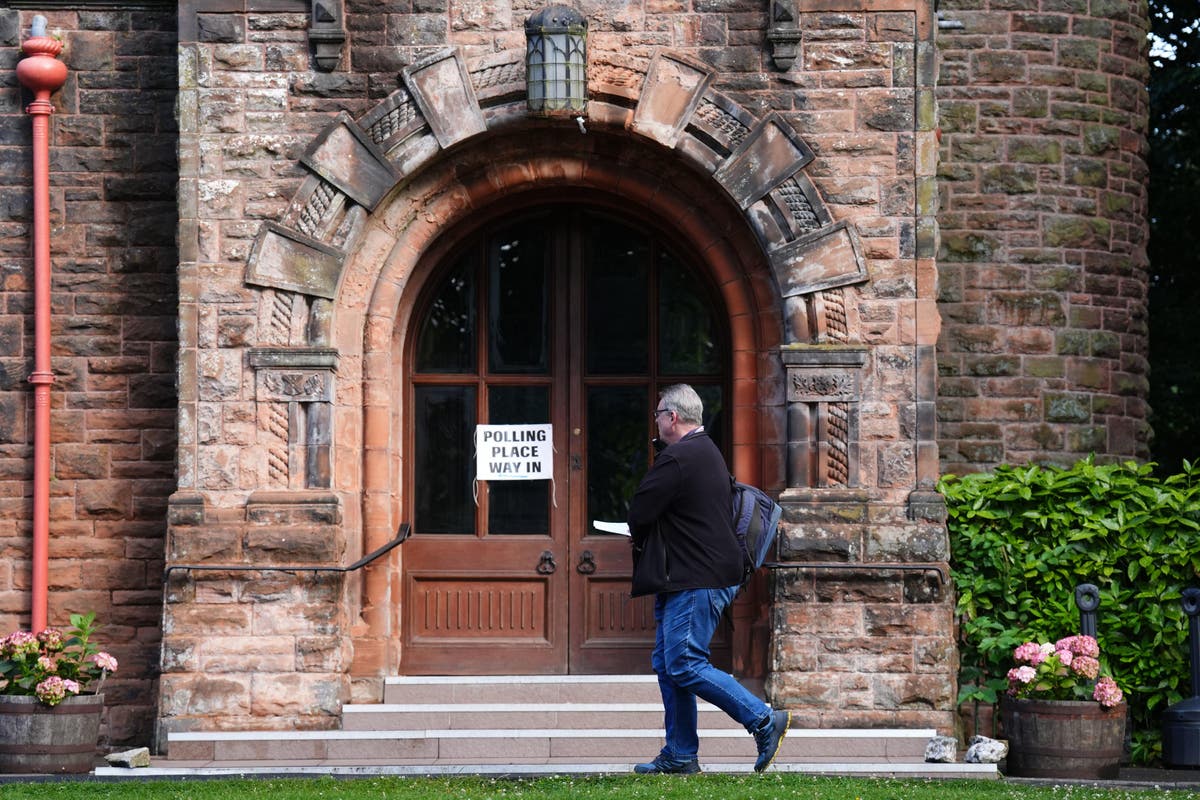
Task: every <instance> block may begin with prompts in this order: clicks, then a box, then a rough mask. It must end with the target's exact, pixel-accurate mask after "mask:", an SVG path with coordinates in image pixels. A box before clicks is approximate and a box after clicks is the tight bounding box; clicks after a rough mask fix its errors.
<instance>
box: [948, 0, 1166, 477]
mask: <svg viewBox="0 0 1200 800" xmlns="http://www.w3.org/2000/svg"><path fill="white" fill-rule="evenodd" d="M940 9H941V11H942V16H943V17H944V18H945V19H948V20H954V21H957V22H960V23H962V27H961V29H947V30H942V31H941V32H940V33H939V35H938V52H939V55H940V60H941V75H940V78H939V82H938V92H937V94H938V105H939V122H940V129H941V148H940V156H941V163H940V166H939V168H938V181H939V194H940V205H941V209H940V211H939V215H938V221H939V223H940V228H941V246H940V249H939V251H938V272H939V278H940V284H941V285H940V293H939V307H940V308H941V309H942V312H943V315H944V324H943V328H942V335H941V338H940V340H939V342H938V366H939V370H940V381H941V387H942V391H941V393H940V398H939V401H938V421H939V437H938V438H939V444H940V446H941V457H942V464H943V468H944V470H945V471H947V472H957V473H961V472H971V471H976V470H986V469H988V468H990V467H992V466H994V465H996V464H998V463H1002V462H1007V463H1024V462H1028V461H1037V462H1043V463H1046V462H1049V463H1058V464H1070V463H1072V462H1074V461H1075V460H1077V459H1079V458H1082V457H1084V456H1087V455H1089V454H1091V453H1095V454H1097V456H1098V457H1099V458H1100V459H1101V460H1103V459H1106V458H1113V459H1116V458H1131V457H1132V458H1146V457H1147V456H1148V455H1149V435H1150V430H1149V425H1148V423H1147V419H1146V416H1147V411H1148V409H1147V407H1146V396H1147V392H1148V387H1149V376H1148V362H1147V323H1146V315H1147V307H1146V290H1147V275H1146V269H1147V257H1146V237H1147V220H1146V193H1147V181H1146V177H1147V173H1146V124H1147V122H1146V120H1147V96H1146V90H1145V86H1146V81H1147V69H1148V67H1147V63H1146V59H1145V52H1144V49H1145V47H1146V32H1147V29H1148V22H1147V19H1146V16H1145V4H1143V3H1137V2H1107V0H1104V1H1102V0H1093V2H1091V3H1089V2H1087V1H1086V0H1079V2H1067V3H1058V2H1033V3H1022V4H1012V3H1007V2H991V0H948V2H944V3H942V4H941V6H940Z"/></svg>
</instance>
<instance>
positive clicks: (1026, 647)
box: [1013, 642, 1046, 667]
mask: <svg viewBox="0 0 1200 800" xmlns="http://www.w3.org/2000/svg"><path fill="white" fill-rule="evenodd" d="M1013 658H1014V659H1016V660H1017V662H1018V663H1022V662H1023V663H1026V664H1032V665H1033V666H1035V667H1036V666H1037V665H1038V664H1040V663H1042V662H1043V661H1045V660H1046V652H1045V651H1044V650H1042V646H1041V645H1039V644H1038V643H1037V642H1026V643H1025V644H1022V645H1018V646H1017V649H1016V650H1014V651H1013Z"/></svg>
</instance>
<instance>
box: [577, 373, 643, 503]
mask: <svg viewBox="0 0 1200 800" xmlns="http://www.w3.org/2000/svg"><path fill="white" fill-rule="evenodd" d="M648 394H649V393H648V392H647V391H646V387H645V386H591V387H589V388H588V390H587V425H586V426H585V427H586V430H587V475H588V480H587V519H588V524H589V525H590V524H591V520H596V519H600V520H606V521H610V522H624V521H625V519H626V518H627V517H628V516H629V501H630V500H632V499H633V492H634V490H635V489H637V485H638V481H639V480H641V477H642V473H643V472H644V471H645V465H646V455H647V451H648V450H649V441H648V440H647V439H646V424H645V420H644V419H643V416H644V415H645V409H646V401H647V397H648Z"/></svg>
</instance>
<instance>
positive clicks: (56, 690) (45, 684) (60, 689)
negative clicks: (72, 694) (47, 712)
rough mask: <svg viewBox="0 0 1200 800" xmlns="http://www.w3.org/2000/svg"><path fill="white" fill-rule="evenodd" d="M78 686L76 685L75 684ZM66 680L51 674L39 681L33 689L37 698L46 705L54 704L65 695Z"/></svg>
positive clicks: (60, 700) (64, 697)
mask: <svg viewBox="0 0 1200 800" xmlns="http://www.w3.org/2000/svg"><path fill="white" fill-rule="evenodd" d="M76 686H77V687H78V685H76ZM67 688H68V687H67V682H66V681H64V680H63V679H62V678H60V677H58V676H57V675H53V676H51V677H49V678H46V680H44V681H42V682H41V683H39V684H38V685H37V686H36V687H35V688H34V690H33V693H34V694H35V695H36V696H37V699H38V700H41V701H42V702H43V703H45V704H46V705H48V706H56V705H58V704H59V703H61V702H62V701H63V700H65V699H66V697H67Z"/></svg>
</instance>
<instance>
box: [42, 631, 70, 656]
mask: <svg viewBox="0 0 1200 800" xmlns="http://www.w3.org/2000/svg"><path fill="white" fill-rule="evenodd" d="M37 640H38V641H39V642H41V644H42V645H43V646H44V647H45V648H46V649H47V650H49V651H50V652H51V653H55V652H58V651H59V650H62V649H63V647H65V646H66V643H67V642H66V637H64V636H63V632H62V631H60V630H59V629H58V628H46V629H45V630H43V631H42V632H41V633H39V634H38V635H37Z"/></svg>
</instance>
